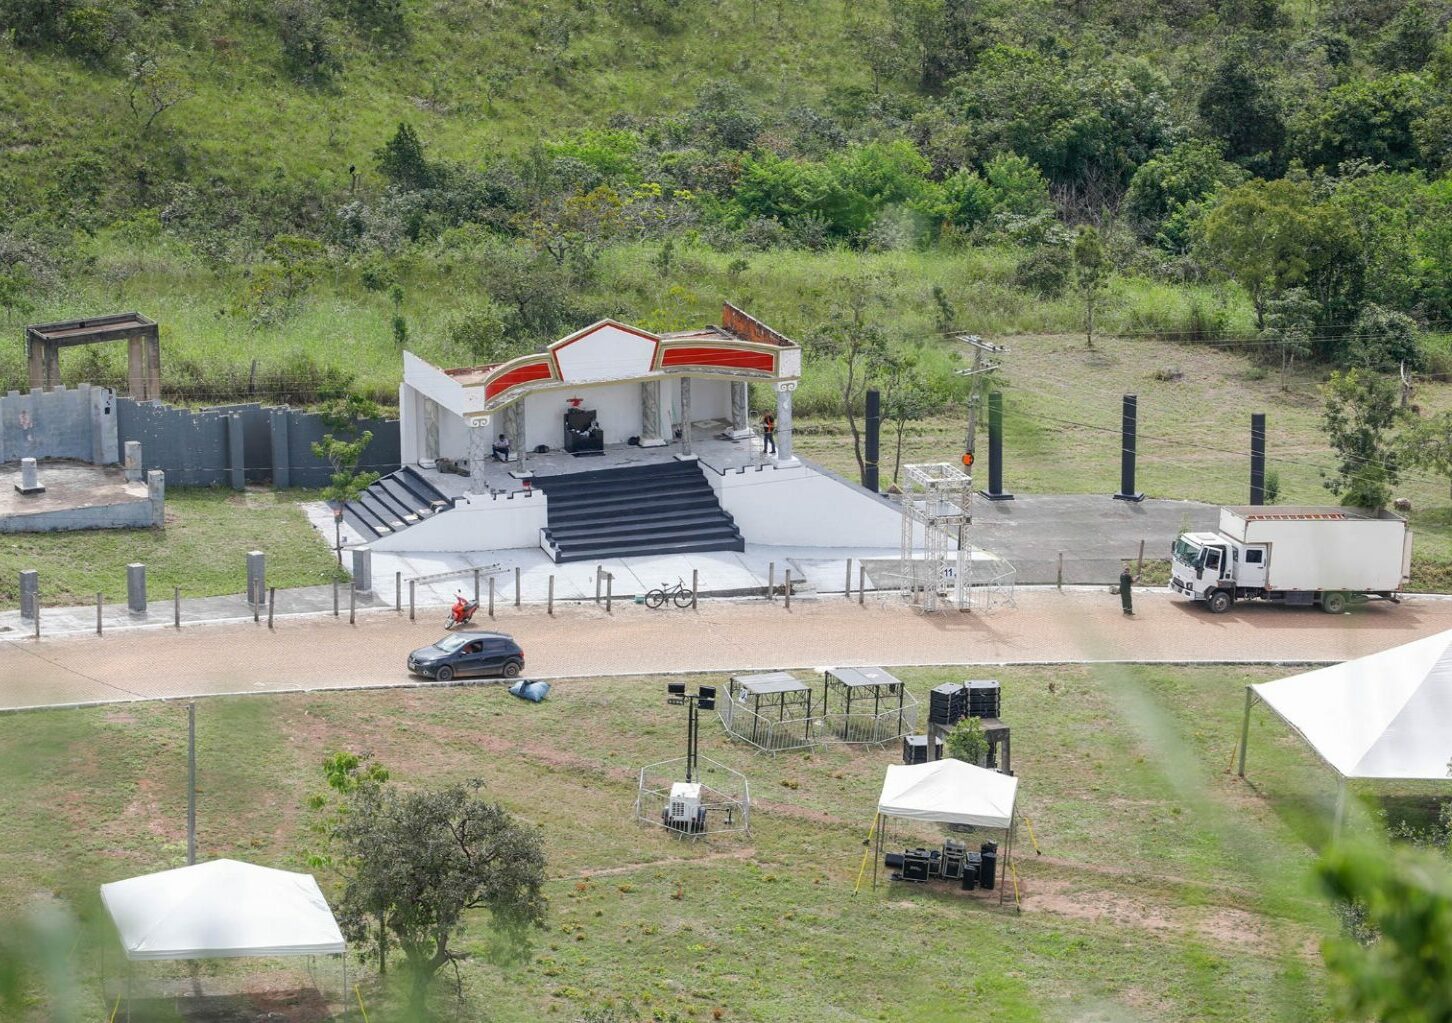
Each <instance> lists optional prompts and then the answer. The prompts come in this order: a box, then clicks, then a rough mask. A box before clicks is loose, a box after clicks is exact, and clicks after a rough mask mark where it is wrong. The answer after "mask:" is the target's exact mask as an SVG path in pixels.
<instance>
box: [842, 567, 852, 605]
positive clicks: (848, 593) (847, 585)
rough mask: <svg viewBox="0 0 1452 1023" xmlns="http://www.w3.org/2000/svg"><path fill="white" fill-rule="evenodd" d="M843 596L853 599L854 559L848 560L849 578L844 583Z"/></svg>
mask: <svg viewBox="0 0 1452 1023" xmlns="http://www.w3.org/2000/svg"><path fill="white" fill-rule="evenodd" d="M842 596H844V597H846V598H847V599H848V600H851V599H852V559H851V558H848V559H847V578H846V580H845V581H844V582H843V583H842Z"/></svg>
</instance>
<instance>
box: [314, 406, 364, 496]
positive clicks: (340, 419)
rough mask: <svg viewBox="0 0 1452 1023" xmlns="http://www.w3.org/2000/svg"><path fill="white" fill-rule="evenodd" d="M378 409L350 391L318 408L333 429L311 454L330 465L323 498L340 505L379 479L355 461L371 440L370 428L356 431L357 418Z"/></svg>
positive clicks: (359, 459) (361, 457)
mask: <svg viewBox="0 0 1452 1023" xmlns="http://www.w3.org/2000/svg"><path fill="white" fill-rule="evenodd" d="M379 411H380V410H379V408H378V405H377V404H376V403H375V402H372V401H369V400H368V399H367V398H364V397H363V396H361V395H357V394H351V393H350V394H345V395H342V396H340V397H337V398H334V399H333V400H332V401H330V402H328V403H327V404H326V405H324V406H323V408H322V409H321V410H320V415H321V416H322V418H323V422H325V423H326V424H328V425H329V426H331V427H332V428H333V429H332V432H329V433H325V434H323V439H322V440H320V441H315V442H314V443H313V446H312V450H313V455H314V456H315V457H317V458H321V459H323V460H324V461H325V462H327V463H328V464H329V465H331V466H332V467H333V475H332V478H331V479H330V480H329V483H328V485H327V486H326V487H324V488H323V497H324V499H325V500H328V501H336V502H338V503H339V504H346V503H347V502H349V501H355V500H357V498H358V495H359V494H361V493H363V491H365V490H367V489H368V488H369V487H370V486H371V485H372V484H373V483H374V481H375V480H377V479H378V473H376V472H359V471H358V463H359V462H361V461H362V460H363V454H364V452H366V451H367V450H368V445H369V444H371V443H373V431H372V430H364V431H362V432H361V433H358V432H357V429H358V421H359V420H360V419H369V418H372V417H375V416H377V415H378V414H379Z"/></svg>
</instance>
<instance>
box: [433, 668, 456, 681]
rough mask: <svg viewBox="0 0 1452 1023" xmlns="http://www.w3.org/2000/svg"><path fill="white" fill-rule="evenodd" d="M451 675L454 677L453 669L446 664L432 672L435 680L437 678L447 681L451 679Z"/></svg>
mask: <svg viewBox="0 0 1452 1023" xmlns="http://www.w3.org/2000/svg"><path fill="white" fill-rule="evenodd" d="M453 677H454V669H453V668H451V667H449V666H448V665H447V664H445V665H444V666H443V667H441V668H440V669H439V670H438V671H436V672H434V678H435V679H436V680H438V681H439V682H449V681H452V680H453Z"/></svg>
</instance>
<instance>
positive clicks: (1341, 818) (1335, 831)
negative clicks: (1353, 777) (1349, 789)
mask: <svg viewBox="0 0 1452 1023" xmlns="http://www.w3.org/2000/svg"><path fill="white" fill-rule="evenodd" d="M1345 820H1346V778H1345V777H1344V776H1343V777H1342V778H1341V783H1340V784H1339V785H1337V787H1336V820H1335V822H1334V823H1333V824H1332V826H1331V840H1332V841H1339V840H1340V839H1341V825H1342V824H1343V823H1345Z"/></svg>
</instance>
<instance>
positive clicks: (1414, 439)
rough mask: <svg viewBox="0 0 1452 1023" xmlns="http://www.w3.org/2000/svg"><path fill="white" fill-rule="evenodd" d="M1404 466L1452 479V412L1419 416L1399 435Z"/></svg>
mask: <svg viewBox="0 0 1452 1023" xmlns="http://www.w3.org/2000/svg"><path fill="white" fill-rule="evenodd" d="M1396 448H1397V452H1398V454H1399V456H1400V461H1401V464H1402V465H1410V466H1413V467H1414V468H1417V469H1425V470H1427V471H1428V472H1433V473H1436V474H1437V475H1438V476H1443V477H1446V478H1447V479H1448V480H1449V481H1452V412H1439V413H1438V414H1437V415H1435V416H1431V417H1430V418H1427V419H1419V420H1417V421H1416V422H1414V423H1412V424H1411V425H1410V426H1409V427H1407V429H1405V430H1403V431H1402V433H1401V435H1400V436H1399V437H1397V443H1396Z"/></svg>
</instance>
